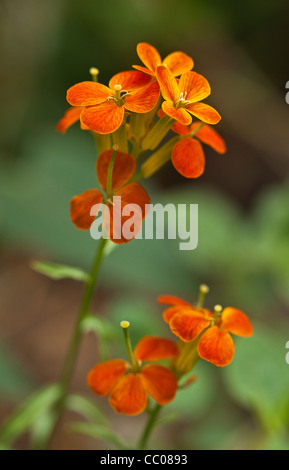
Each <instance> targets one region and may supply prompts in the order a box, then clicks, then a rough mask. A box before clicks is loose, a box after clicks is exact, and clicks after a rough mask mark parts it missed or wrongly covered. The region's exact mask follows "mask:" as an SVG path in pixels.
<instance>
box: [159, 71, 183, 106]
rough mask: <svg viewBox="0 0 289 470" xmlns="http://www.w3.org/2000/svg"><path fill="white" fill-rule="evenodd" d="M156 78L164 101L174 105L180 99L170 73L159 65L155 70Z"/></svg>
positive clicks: (173, 78)
mask: <svg viewBox="0 0 289 470" xmlns="http://www.w3.org/2000/svg"><path fill="white" fill-rule="evenodd" d="M156 76H157V79H158V82H159V84H160V88H161V93H162V95H163V97H164V99H165V100H167V101H172V102H173V103H175V101H177V100H178V99H179V97H180V90H179V87H178V84H177V81H176V79H175V77H174V76H173V74H172V72H170V71H169V69H168V68H167V67H165V66H164V65H161V66H159V67H158V68H157V74H156Z"/></svg>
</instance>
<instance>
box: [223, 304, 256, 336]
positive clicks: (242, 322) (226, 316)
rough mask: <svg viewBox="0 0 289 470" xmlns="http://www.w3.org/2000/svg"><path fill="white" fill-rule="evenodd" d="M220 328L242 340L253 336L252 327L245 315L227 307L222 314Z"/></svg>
mask: <svg viewBox="0 0 289 470" xmlns="http://www.w3.org/2000/svg"><path fill="white" fill-rule="evenodd" d="M222 328H224V330H227V331H229V332H230V333H233V334H234V335H237V336H243V337H244V338H246V337H249V336H252V334H253V326H252V323H251V322H250V320H249V318H248V317H247V315H245V313H243V312H241V310H237V309H236V308H232V307H227V308H225V309H224V311H223V312H222Z"/></svg>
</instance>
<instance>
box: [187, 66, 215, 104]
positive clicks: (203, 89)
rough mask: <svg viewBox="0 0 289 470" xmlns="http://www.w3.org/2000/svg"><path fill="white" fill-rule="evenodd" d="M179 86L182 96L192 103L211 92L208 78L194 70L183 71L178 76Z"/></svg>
mask: <svg viewBox="0 0 289 470" xmlns="http://www.w3.org/2000/svg"><path fill="white" fill-rule="evenodd" d="M179 88H180V92H181V93H183V94H184V98H185V99H186V100H190V101H191V102H192V103H195V102H196V101H201V100H203V99H205V98H207V96H209V94H210V93H211V87H210V85H209V82H208V80H207V79H206V78H205V77H203V75H200V74H199V73H196V72H187V73H184V74H183V75H182V76H181V78H180V82H179ZM185 93H186V95H185Z"/></svg>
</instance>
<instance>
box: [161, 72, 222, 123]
mask: <svg viewBox="0 0 289 470" xmlns="http://www.w3.org/2000/svg"><path fill="white" fill-rule="evenodd" d="M156 76H157V79H158V82H159V85H160V89H161V93H162V96H163V98H164V100H165V101H164V102H163V104H162V109H163V111H164V112H165V113H166V114H167V115H168V116H170V117H171V118H172V119H175V120H176V121H178V122H179V123H180V124H183V125H185V126H188V125H190V124H191V122H192V116H191V114H192V115H193V116H195V117H196V118H197V119H200V120H201V121H203V122H205V123H207V124H217V122H219V121H220V119H221V116H220V115H219V113H218V112H217V111H216V110H215V109H214V108H212V107H211V106H209V105H207V104H205V103H200V101H201V100H203V99H205V98H207V97H208V96H209V95H210V93H211V87H210V85H209V82H208V81H207V80H206V78H205V77H203V76H202V75H200V74H198V73H196V72H186V73H184V74H182V76H181V78H180V80H179V81H177V80H176V79H175V77H174V75H173V74H172V72H170V70H169V69H168V68H167V67H165V66H163V65H160V66H159V67H157V72H156Z"/></svg>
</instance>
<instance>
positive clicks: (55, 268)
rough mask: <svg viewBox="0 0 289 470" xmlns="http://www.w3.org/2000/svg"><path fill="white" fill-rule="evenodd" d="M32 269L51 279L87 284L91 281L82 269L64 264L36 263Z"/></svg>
mask: <svg viewBox="0 0 289 470" xmlns="http://www.w3.org/2000/svg"><path fill="white" fill-rule="evenodd" d="M31 267H32V269H34V271H37V272H38V273H40V274H44V275H45V276H47V277H50V278H51V279H55V280H57V279H64V278H69V279H74V280H75V281H83V282H87V281H88V280H89V278H90V277H89V274H87V273H86V272H85V271H83V270H82V269H80V268H75V267H73V266H65V265H63V264H56V263H47V262H44V261H34V262H33V263H32V264H31Z"/></svg>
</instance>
